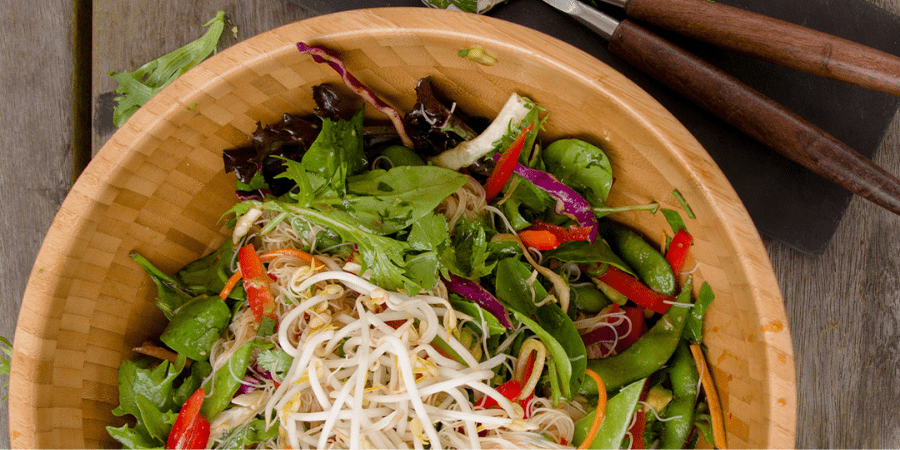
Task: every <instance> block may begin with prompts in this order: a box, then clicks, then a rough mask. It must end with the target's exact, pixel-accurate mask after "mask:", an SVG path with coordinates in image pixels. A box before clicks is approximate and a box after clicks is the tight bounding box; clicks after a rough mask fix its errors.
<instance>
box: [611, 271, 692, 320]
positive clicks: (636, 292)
mask: <svg viewBox="0 0 900 450" xmlns="http://www.w3.org/2000/svg"><path fill="white" fill-rule="evenodd" d="M597 279H598V280H600V281H602V282H604V283H606V284H608V285H609V287H611V288H613V289H615V290H617V291H619V292H620V293H621V294H622V295H624V296H625V297H628V299H629V300H631V301H633V302H635V303H637V304H638V306H643V307H644V308H647V309H649V310H651V311H653V312H657V313H660V314H665V313H666V312H667V311H668V310H669V308H670V307H671V306H672V304H671V302H674V301H675V297H672V296H669V295H665V294H661V293H659V292H656V291H654V290H653V289H650V288H649V287H647V285H645V284H644V283H641V282H640V281H639V280H638V279H637V278H635V277H633V276H631V275H628V274H627V273H625V272H623V271H622V270H621V269H619V268H617V267H615V266H609V267H607V269H606V271H605V272H603V273H602V274H600V275H598V276H597ZM667 302H668V303H667Z"/></svg>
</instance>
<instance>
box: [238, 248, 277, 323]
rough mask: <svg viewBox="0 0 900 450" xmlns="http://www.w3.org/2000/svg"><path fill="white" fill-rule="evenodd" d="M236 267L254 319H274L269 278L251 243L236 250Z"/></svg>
mask: <svg viewBox="0 0 900 450" xmlns="http://www.w3.org/2000/svg"><path fill="white" fill-rule="evenodd" d="M238 267H240V269H241V276H242V277H243V278H244V291H246V292H247V301H249V302H250V309H251V310H252V311H253V315H254V316H256V321H257V322H260V321H262V318H263V316H265V317H268V318H270V319H273V320H276V319H277V315H276V313H275V297H273V296H272V291H271V289H269V281H270V278H269V275H268V274H267V273H266V267H265V266H263V263H262V260H260V259H259V255H257V254H256V249H255V248H253V244H248V245H245V246H243V247H241V249H240V250H238Z"/></svg>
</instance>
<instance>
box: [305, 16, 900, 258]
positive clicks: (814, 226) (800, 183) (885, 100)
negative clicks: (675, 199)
mask: <svg viewBox="0 0 900 450" xmlns="http://www.w3.org/2000/svg"><path fill="white" fill-rule="evenodd" d="M291 1H292V2H293V3H296V4H298V5H300V6H303V7H305V8H307V9H308V10H310V11H311V12H313V13H315V14H326V13H331V12H337V11H344V10H349V9H357V8H373V7H385V6H421V7H424V6H423V4H422V2H421V1H420V0H327V1H326V0H291ZM719 1H721V2H722V3H726V4H729V5H732V6H736V7H740V8H743V9H747V10H750V11H754V12H757V13H761V14H765V15H768V16H770V17H775V18H778V19H782V20H785V21H788V22H792V23H796V24H800V25H803V26H806V27H809V28H812V29H816V30H819V31H823V32H826V33H829V34H833V35H835V36H838V37H842V38H845V39H849V40H852V41H855V42H859V43H861V44H864V45H868V46H870V47H873V48H876V49H879V50H881V51H884V52H887V53H891V54H894V55H900V17H897V16H894V15H892V14H890V13H888V12H887V11H884V10H883V9H880V8H878V7H875V6H873V5H871V4H869V3H867V2H865V1H864V0H797V1H784V0H719ZM604 12H607V13H609V14H610V15H612V16H614V17H616V18H619V19H621V18H622V14H621V12H620V11H617V10H615V9H613V8H611V7H610V8H609V9H604ZM490 15H491V16H493V17H497V18H500V19H504V20H508V21H510V22H514V23H518V24H520V25H524V26H527V27H529V28H532V29H535V30H538V31H541V32H544V33H546V34H548V35H551V36H553V37H556V38H558V39H561V40H563V41H566V42H568V43H570V44H572V45H573V46H575V47H578V48H580V49H581V50H584V51H585V52H587V53H589V54H591V55H593V56H595V57H597V58H598V59H600V60H601V61H603V62H605V63H606V64H608V65H610V66H612V67H613V68H615V69H616V70H618V71H620V72H622V73H623V74H625V76H627V77H628V78H630V79H631V80H633V81H634V82H635V83H637V84H638V85H639V86H641V87H642V88H643V89H644V90H646V91H647V92H648V93H649V94H650V95H652V96H653V97H654V98H656V100H657V101H659V102H660V103H661V104H662V105H663V106H664V107H666V108H667V109H668V110H669V111H670V112H672V114H673V115H674V116H675V117H676V118H678V119H679V120H680V121H681V122H682V123H683V124H684V125H685V127H686V128H687V129H688V130H689V131H690V132H691V133H693V135H694V136H695V137H696V138H697V140H698V141H699V142H700V143H701V144H702V145H703V146H704V148H706V150H707V151H708V152H709V154H710V155H711V156H712V158H713V160H715V162H716V163H717V164H718V165H719V167H720V168H721V169H722V172H723V173H724V174H725V176H726V177H727V178H728V179H729V180H730V181H731V183H732V185H733V186H734V189H735V191H737V193H738V196H739V197H740V198H741V200H742V201H743V202H744V205H745V206H746V207H747V210H748V211H749V213H750V216H751V218H752V219H753V221H754V224H755V225H756V227H757V228H758V229H759V231H760V233H762V234H763V235H766V236H768V237H771V238H773V239H775V240H778V241H780V242H783V243H785V244H786V245H788V246H790V247H792V248H795V249H797V250H799V251H801V252H804V253H808V254H813V255H816V254H820V253H821V252H823V251H824V250H825V248H826V247H827V245H828V241H829V240H830V239H831V236H832V235H833V234H834V231H835V230H836V228H837V226H838V223H839V222H840V219H841V217H842V216H843V214H844V212H845V211H846V209H847V206H848V205H849V203H850V199H851V197H852V194H851V193H850V192H848V191H846V190H845V189H843V188H842V187H840V186H838V185H836V184H834V183H831V182H830V181H827V180H824V179H823V178H821V177H819V176H818V175H816V174H814V173H812V172H810V171H809V170H807V169H806V168H804V167H802V166H800V165H798V164H796V163H794V162H792V161H790V160H788V159H786V158H784V157H782V156H781V155H779V154H777V153H775V152H774V151H772V150H770V149H768V148H766V147H765V146H763V145H761V144H758V143H757V142H756V141H753V140H751V139H750V138H748V137H746V136H744V135H743V134H742V133H741V132H740V131H738V130H737V129H735V128H734V127H732V126H731V125H728V124H727V123H725V122H723V121H721V120H719V119H718V118H716V117H715V116H713V115H711V114H709V113H707V112H706V111H704V110H702V109H700V108H699V107H696V106H695V105H693V104H691V103H689V102H688V101H687V100H685V99H684V98H682V97H680V96H679V95H678V94H677V93H675V92H674V91H672V90H670V89H669V88H667V87H665V86H663V85H661V84H659V83H658V82H656V81H655V80H653V79H651V78H650V77H648V76H646V75H644V74H642V73H640V72H638V71H637V70H635V69H633V68H632V67H630V66H628V65H627V64H625V63H624V62H623V61H621V60H619V59H618V58H616V57H614V56H612V55H610V54H609V53H608V52H607V50H606V41H605V40H603V39H602V38H600V37H599V36H596V35H594V34H592V33H591V32H590V31H588V30H587V29H586V28H584V27H583V26H581V25H580V24H579V23H577V22H576V21H574V20H573V19H570V18H569V17H567V16H565V15H564V14H562V13H559V12H557V11H555V10H554V9H553V8H551V7H550V6H547V5H545V4H544V3H543V2H541V1H539V0H513V1H510V2H508V3H505V4H503V5H500V6H498V7H496V8H494V9H493V10H492V11H491V12H490ZM660 34H663V35H664V36H666V37H667V38H670V39H671V40H672V41H674V42H676V43H678V44H679V45H681V46H683V47H684V48H686V49H688V50H690V51H692V52H694V53H696V54H697V55H699V56H701V57H702V58H704V59H706V60H707V61H709V62H711V63H713V64H715V65H716V66H718V67H720V68H722V69H724V70H726V71H727V72H729V73H731V74H732V75H735V76H736V77H737V78H739V79H741V80H742V81H744V82H745V83H747V84H749V85H750V86H752V87H754V88H756V89H758V90H759V91H761V92H763V93H764V94H766V95H768V96H769V97H772V98H773V99H775V100H776V101H778V102H780V103H782V104H783V105H785V106H786V107H788V108H789V109H791V110H793V111H794V112H796V113H797V114H799V115H800V116H802V117H804V118H806V119H807V120H809V121H810V122H812V123H813V124H815V125H817V126H819V127H820V128H822V129H823V130H825V131H827V132H828V133H830V134H832V135H834V136H835V137H837V138H838V139H840V140H842V141H844V142H845V143H846V144H848V145H849V146H850V147H852V148H854V149H856V150H857V151H859V152H860V153H862V154H863V155H865V156H867V157H869V158H871V157H872V156H873V155H874V154H875V151H876V150H877V148H878V145H879V143H880V142H881V141H882V139H883V137H884V134H885V132H886V129H887V126H888V125H889V124H890V122H891V119H892V118H893V117H894V115H895V113H896V112H897V109H898V107H900V98H898V97H894V96H891V95H888V94H883V93H880V92H874V91H869V90H866V89H862V88H857V87H855V86H850V85H847V84H844V83H840V82H836V81H831V80H826V79H822V78H818V77H814V76H812V75H808V74H805V73H801V72H796V71H793V70H790V69H785V68H783V67H780V66H777V65H773V64H769V63H765V62H762V61H757V60H755V59H752V58H748V57H745V56H743V55H739V54H735V53H732V52H728V51H725V50H721V49H718V48H715V47H712V46H709V45H706V44H703V43H699V42H696V41H692V40H690V39H687V38H684V37H682V36H677V35H673V34H671V33H668V32H664V31H660ZM897 175H900V174H897Z"/></svg>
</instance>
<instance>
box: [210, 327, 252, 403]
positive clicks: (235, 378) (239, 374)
mask: <svg viewBox="0 0 900 450" xmlns="http://www.w3.org/2000/svg"><path fill="white" fill-rule="evenodd" d="M254 347H256V344H255V343H253V342H252V341H251V342H248V343H246V344H244V345H242V346H241V348H239V349H238V350H237V351H236V352H235V353H234V355H231V358H230V359H229V360H228V363H227V364H225V366H223V367H222V368H220V369H219V370H218V371H216V373H215V375H213V377H212V380H211V381H209V382H207V383H206V384H205V385H204V389H206V392H209V396H207V397H206V399H205V400H204V401H203V407H201V409H200V413H201V414H203V417H206V418H207V419H209V420H213V419H215V418H216V416H218V415H219V413H220V412H222V411H224V410H225V408H227V407H228V405H229V404H231V399H232V398H233V397H234V394H235V393H236V392H237V390H238V388H240V387H241V380H243V379H244V374H245V373H246V372H247V365H248V364H249V363H250V353H251V352H252V351H253V348H254ZM210 382H211V383H212V386H210V385H209V384H210Z"/></svg>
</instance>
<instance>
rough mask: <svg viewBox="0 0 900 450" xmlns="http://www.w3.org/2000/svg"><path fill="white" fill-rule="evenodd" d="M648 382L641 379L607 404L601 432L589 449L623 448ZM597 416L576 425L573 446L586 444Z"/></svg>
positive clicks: (590, 416) (593, 412) (591, 416)
mask: <svg viewBox="0 0 900 450" xmlns="http://www.w3.org/2000/svg"><path fill="white" fill-rule="evenodd" d="M588 378H590V377H588ZM592 381H593V380H592ZM646 381H647V380H646V379H641V380H639V381H636V382H634V383H631V384H629V385H628V386H625V387H624V388H622V390H621V391H619V393H618V394H616V395H614V396H613V397H611V398H610V399H609V400H608V401H607V402H606V413H605V417H604V418H603V423H602V424H601V425H600V431H598V432H597V436H596V437H594V440H593V441H591V445H590V446H589V448H620V447H621V445H622V440H623V439H624V438H625V433H626V432H628V427H629V425H630V424H631V416H633V415H634V411H635V409H637V406H638V400H640V398H641V391H643V390H644V383H645V382H646ZM604 383H605V381H604ZM596 414H597V411H592V412H591V413H589V414H588V415H586V416H584V417H583V418H582V419H581V420H579V421H578V422H576V423H575V432H574V433H573V434H572V443H573V444H575V445H576V446H580V445H581V443H582V442H584V439H585V438H586V437H587V433H588V430H589V429H590V428H591V423H593V422H594V416H595V415H596Z"/></svg>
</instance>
